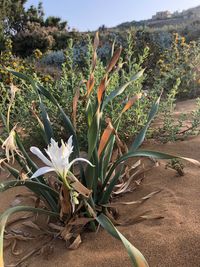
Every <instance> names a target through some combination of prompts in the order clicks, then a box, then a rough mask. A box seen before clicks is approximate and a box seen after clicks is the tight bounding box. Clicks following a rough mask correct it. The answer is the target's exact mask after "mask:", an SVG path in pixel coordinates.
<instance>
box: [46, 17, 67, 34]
mask: <svg viewBox="0 0 200 267" xmlns="http://www.w3.org/2000/svg"><path fill="white" fill-rule="evenodd" d="M44 25H45V26H46V27H56V28H58V29H59V30H60V31H63V30H66V29H67V21H61V18H59V17H54V16H49V17H48V18H47V19H46V20H45V22H44Z"/></svg>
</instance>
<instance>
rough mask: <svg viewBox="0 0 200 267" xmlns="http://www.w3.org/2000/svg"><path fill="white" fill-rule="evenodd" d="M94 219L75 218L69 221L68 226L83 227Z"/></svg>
mask: <svg viewBox="0 0 200 267" xmlns="http://www.w3.org/2000/svg"><path fill="white" fill-rule="evenodd" d="M93 220H94V218H86V217H77V218H75V219H73V220H71V221H70V222H69V223H68V224H69V225H73V226H75V225H81V226H85V225H86V224H87V223H89V222H91V221H93Z"/></svg>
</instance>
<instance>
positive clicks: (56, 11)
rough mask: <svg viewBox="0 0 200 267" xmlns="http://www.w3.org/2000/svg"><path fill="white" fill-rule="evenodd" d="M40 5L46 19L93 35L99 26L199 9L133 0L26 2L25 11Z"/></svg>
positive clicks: (183, 1) (199, 0) (188, 3)
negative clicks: (40, 3) (51, 19)
mask: <svg viewBox="0 0 200 267" xmlns="http://www.w3.org/2000/svg"><path fill="white" fill-rule="evenodd" d="M39 2H42V3H43V8H44V12H45V16H46V17H47V16H57V17H60V18H61V19H62V20H66V21H67V22H68V26H69V27H70V28H71V29H72V28H75V29H77V30H79V31H94V30H97V29H98V28H99V27H100V26H102V25H105V26H106V27H115V26H117V25H119V24H121V23H124V22H131V21H140V20H147V19H150V18H151V17H152V16H153V15H155V14H156V12H159V11H165V10H168V11H170V12H171V13H173V12H175V11H179V12H181V11H183V10H186V9H189V8H193V7H196V6H198V5H200V0H177V1H176V2H175V1H174V0H168V1H167V3H166V2H165V3H163V2H162V1H160V0H149V2H148V4H147V3H145V0H140V3H137V4H136V5H135V4H134V2H133V0H124V1H123V2H122V1H115V0H107V1H106V0H101V2H100V1H98V0H84V1H82V0H57V1H56V4H54V3H53V0H43V1H40V0H28V1H27V3H26V5H25V7H26V8H28V7H30V5H34V6H37V5H38V3H39ZM54 2H55V1H54ZM65 5H66V8H65ZM113 7H114V8H113ZM147 7H148V8H147ZM96 11H98V12H96ZM110 14H112V16H111V15H110Z"/></svg>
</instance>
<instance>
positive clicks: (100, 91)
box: [97, 75, 107, 105]
mask: <svg viewBox="0 0 200 267" xmlns="http://www.w3.org/2000/svg"><path fill="white" fill-rule="evenodd" d="M106 82H107V75H105V76H104V78H103V79H102V80H101V83H100V85H99V87H98V89H97V99H98V103H99V105H100V104H101V100H102V97H103V94H104V92H105V90H106Z"/></svg>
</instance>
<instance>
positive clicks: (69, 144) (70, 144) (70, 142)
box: [67, 135, 73, 148]
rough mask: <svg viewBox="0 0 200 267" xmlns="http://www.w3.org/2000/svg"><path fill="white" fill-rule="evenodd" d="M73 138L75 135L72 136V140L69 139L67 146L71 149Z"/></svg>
mask: <svg viewBox="0 0 200 267" xmlns="http://www.w3.org/2000/svg"><path fill="white" fill-rule="evenodd" d="M72 138H73V135H71V136H70V138H69V139H68V141H67V144H68V146H69V147H70V148H71V147H72V141H73V140H72Z"/></svg>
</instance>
